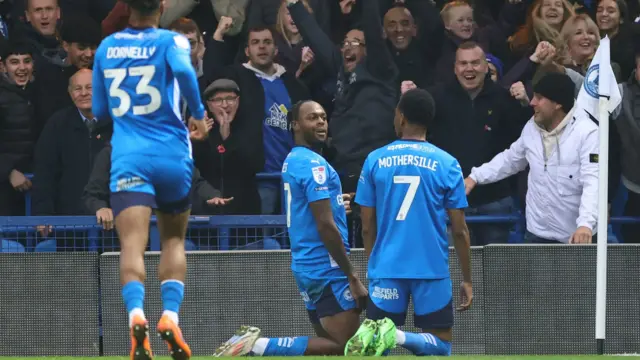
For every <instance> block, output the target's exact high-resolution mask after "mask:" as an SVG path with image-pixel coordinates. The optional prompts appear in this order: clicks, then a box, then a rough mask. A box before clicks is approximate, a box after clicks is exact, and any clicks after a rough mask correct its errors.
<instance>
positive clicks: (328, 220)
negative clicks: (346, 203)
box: [309, 199, 355, 277]
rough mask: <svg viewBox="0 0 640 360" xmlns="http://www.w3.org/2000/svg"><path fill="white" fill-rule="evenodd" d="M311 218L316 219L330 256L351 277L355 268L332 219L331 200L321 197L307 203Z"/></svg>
mask: <svg viewBox="0 0 640 360" xmlns="http://www.w3.org/2000/svg"><path fill="white" fill-rule="evenodd" d="M309 206H310V207H311V212H312V213H313V218H314V219H315V221H316V226H317V228H318V233H319V234H320V238H321V239H322V242H323V243H324V246H325V247H326V248H327V250H328V251H329V254H330V255H331V257H332V258H333V259H334V260H335V261H336V263H337V264H338V266H340V269H341V270H342V271H343V272H344V273H345V274H346V275H347V277H351V276H354V275H355V269H354V268H353V265H352V264H351V261H349V257H348V256H347V250H346V249H345V248H344V244H343V242H342V235H340V231H339V230H338V227H337V226H336V223H335V222H334V221H333V212H332V211H331V200H329V199H322V200H318V201H314V202H312V203H310V204H309Z"/></svg>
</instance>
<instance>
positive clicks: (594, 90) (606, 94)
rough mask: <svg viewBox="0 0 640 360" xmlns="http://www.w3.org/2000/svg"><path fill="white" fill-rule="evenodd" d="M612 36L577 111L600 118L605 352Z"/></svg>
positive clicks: (599, 322) (600, 295) (599, 340)
mask: <svg viewBox="0 0 640 360" xmlns="http://www.w3.org/2000/svg"><path fill="white" fill-rule="evenodd" d="M610 46H611V44H610V42H609V37H608V36H605V38H604V39H602V40H600V46H599V47H598V50H596V54H595V56H594V57H593V60H592V61H591V65H590V66H589V69H588V70H587V74H586V75H585V76H584V81H583V83H582V88H581V89H580V93H578V100H577V101H576V111H586V112H587V113H588V114H589V115H591V117H592V118H596V119H598V122H599V130H600V133H599V141H600V147H599V151H598V153H599V154H598V167H599V173H598V231H597V235H598V253H597V265H596V267H597V270H596V273H597V275H596V344H597V345H596V346H597V350H598V354H603V353H604V339H605V329H606V313H607V233H608V218H609V209H608V199H607V192H608V188H609V181H608V180H609V167H608V166H609V115H610V114H611V113H612V112H613V111H614V110H615V109H616V107H618V105H619V104H620V102H621V101H622V99H621V98H622V97H621V95H620V90H619V89H618V84H617V82H616V77H615V75H614V73H613V69H612V68H611V48H610Z"/></svg>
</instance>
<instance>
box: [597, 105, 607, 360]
mask: <svg viewBox="0 0 640 360" xmlns="http://www.w3.org/2000/svg"><path fill="white" fill-rule="evenodd" d="M607 101H608V99H607V98H605V97H604V96H603V95H600V99H599V101H598V113H599V116H598V120H599V124H600V125H599V128H600V134H599V135H600V150H599V154H598V167H599V173H598V233H597V237H598V247H597V249H598V253H597V265H596V272H597V275H596V347H597V350H598V355H602V354H604V339H605V330H606V319H607V233H608V229H607V227H608V226H607V225H608V224H607V220H608V217H609V214H608V198H607V196H608V189H609V166H608V165H609V111H607Z"/></svg>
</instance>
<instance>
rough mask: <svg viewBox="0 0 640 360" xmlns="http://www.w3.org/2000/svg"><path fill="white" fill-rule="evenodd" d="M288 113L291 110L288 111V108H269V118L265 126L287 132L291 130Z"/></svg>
mask: <svg viewBox="0 0 640 360" xmlns="http://www.w3.org/2000/svg"><path fill="white" fill-rule="evenodd" d="M288 113H289V110H287V107H286V106H284V105H278V104H273V105H272V106H271V107H270V108H269V117H268V118H266V119H265V124H267V125H268V126H271V127H275V128H279V129H281V130H284V131H287V130H289V124H288V122H287V114H288Z"/></svg>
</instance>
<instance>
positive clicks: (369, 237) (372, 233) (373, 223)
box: [360, 206, 378, 260]
mask: <svg viewBox="0 0 640 360" xmlns="http://www.w3.org/2000/svg"><path fill="white" fill-rule="evenodd" d="M360 219H362V242H363V243H364V253H365V255H366V256H367V260H369V257H370V256H371V250H373V245H374V244H375V242H376V237H377V236H378V224H377V220H376V208H375V207H369V206H360Z"/></svg>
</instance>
